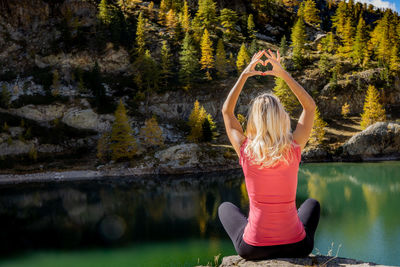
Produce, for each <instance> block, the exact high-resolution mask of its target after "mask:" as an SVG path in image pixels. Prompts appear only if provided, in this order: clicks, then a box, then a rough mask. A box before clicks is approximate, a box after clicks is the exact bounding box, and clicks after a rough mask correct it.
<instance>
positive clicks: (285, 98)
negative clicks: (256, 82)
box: [272, 77, 299, 114]
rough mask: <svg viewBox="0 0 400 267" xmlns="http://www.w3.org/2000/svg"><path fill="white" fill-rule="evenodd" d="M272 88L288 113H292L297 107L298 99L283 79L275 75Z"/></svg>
mask: <svg viewBox="0 0 400 267" xmlns="http://www.w3.org/2000/svg"><path fill="white" fill-rule="evenodd" d="M272 90H273V92H274V94H275V95H276V96H277V97H278V98H279V100H280V101H281V103H282V105H283V106H284V107H285V109H286V110H287V111H288V112H289V114H293V112H294V111H295V110H296V109H297V108H298V107H299V101H298V100H297V97H296V96H295V95H294V93H293V92H292V90H291V89H290V88H289V86H288V85H287V83H286V82H285V80H284V79H282V78H280V77H275V87H274V88H273V89H272Z"/></svg>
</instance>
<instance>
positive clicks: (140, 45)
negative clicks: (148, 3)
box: [136, 11, 146, 55]
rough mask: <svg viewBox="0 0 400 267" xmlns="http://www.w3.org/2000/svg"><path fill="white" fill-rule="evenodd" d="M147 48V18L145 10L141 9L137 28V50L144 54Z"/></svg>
mask: <svg viewBox="0 0 400 267" xmlns="http://www.w3.org/2000/svg"><path fill="white" fill-rule="evenodd" d="M145 50H146V34H145V18H144V17H143V11H140V13H139V18H138V22H137V28H136V52H137V54H138V55H143V54H144V52H145Z"/></svg>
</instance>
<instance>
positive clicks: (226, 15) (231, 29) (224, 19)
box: [219, 8, 239, 40]
mask: <svg viewBox="0 0 400 267" xmlns="http://www.w3.org/2000/svg"><path fill="white" fill-rule="evenodd" d="M220 13H221V15H220V16H219V21H220V22H221V25H222V27H224V37H225V38H226V40H231V39H232V37H234V36H235V34H236V33H237V32H236V30H235V25H236V23H237V22H238V19H239V17H238V15H237V13H236V11H234V10H232V9H229V8H224V9H222V10H221V11H220Z"/></svg>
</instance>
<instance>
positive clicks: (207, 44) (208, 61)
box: [200, 29, 214, 80]
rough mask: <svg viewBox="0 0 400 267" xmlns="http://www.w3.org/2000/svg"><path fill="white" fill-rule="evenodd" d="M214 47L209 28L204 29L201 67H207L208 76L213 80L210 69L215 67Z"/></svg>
mask: <svg viewBox="0 0 400 267" xmlns="http://www.w3.org/2000/svg"><path fill="white" fill-rule="evenodd" d="M213 52H214V49H213V47H212V42H211V40H210V35H209V34H208V30H207V29H205V30H204V34H203V37H202V38H201V59H200V64H201V69H206V70H207V73H206V77H207V79H209V80H211V79H212V78H211V75H210V72H209V70H210V69H212V68H214V56H213Z"/></svg>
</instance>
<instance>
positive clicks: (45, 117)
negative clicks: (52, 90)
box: [8, 103, 66, 122]
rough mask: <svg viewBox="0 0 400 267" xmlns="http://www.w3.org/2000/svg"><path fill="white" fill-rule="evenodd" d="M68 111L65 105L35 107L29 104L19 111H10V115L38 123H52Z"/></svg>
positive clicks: (18, 109)
mask: <svg viewBox="0 0 400 267" xmlns="http://www.w3.org/2000/svg"><path fill="white" fill-rule="evenodd" d="M65 110H66V106H65V105H64V104H58V103H57V104H53V105H33V104H29V105H26V106H23V107H20V108H17V109H13V108H11V109H9V110H8V113H11V114H15V115H17V116H20V117H23V118H26V119H30V120H34V121H37V122H50V121H52V120H54V119H57V118H60V117H62V116H63V113H64V112H65Z"/></svg>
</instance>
